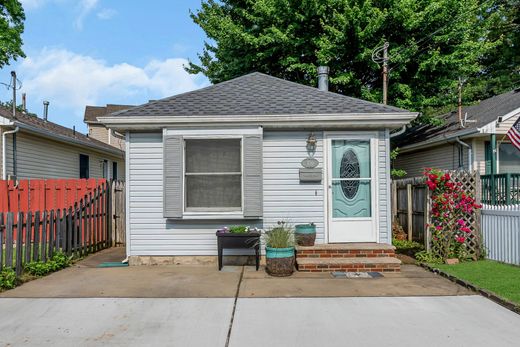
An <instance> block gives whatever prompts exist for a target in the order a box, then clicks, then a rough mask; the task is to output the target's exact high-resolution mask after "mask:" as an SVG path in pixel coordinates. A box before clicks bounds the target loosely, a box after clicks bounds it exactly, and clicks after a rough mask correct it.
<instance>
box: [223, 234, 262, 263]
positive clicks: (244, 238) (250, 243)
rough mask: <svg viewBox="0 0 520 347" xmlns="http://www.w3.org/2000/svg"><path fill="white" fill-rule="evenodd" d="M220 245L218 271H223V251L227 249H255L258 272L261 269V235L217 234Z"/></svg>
mask: <svg viewBox="0 0 520 347" xmlns="http://www.w3.org/2000/svg"><path fill="white" fill-rule="evenodd" d="M215 235H217V245H218V269H219V271H220V270H222V251H223V250H224V248H227V249H254V250H255V256H256V270H257V271H258V268H259V267H260V233H258V232H249V233H223V232H218V231H217V232H216V233H215Z"/></svg>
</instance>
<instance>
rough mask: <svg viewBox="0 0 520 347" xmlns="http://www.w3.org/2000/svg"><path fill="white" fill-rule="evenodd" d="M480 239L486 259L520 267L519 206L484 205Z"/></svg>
mask: <svg viewBox="0 0 520 347" xmlns="http://www.w3.org/2000/svg"><path fill="white" fill-rule="evenodd" d="M482 237H483V239H484V247H485V250H486V253H487V254H486V256H487V258H489V259H493V260H497V261H501V262H504V263H508V264H515V265H520V205H510V206H493V205H484V206H483V207H482Z"/></svg>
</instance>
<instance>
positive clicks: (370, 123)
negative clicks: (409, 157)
mask: <svg viewBox="0 0 520 347" xmlns="http://www.w3.org/2000/svg"><path fill="white" fill-rule="evenodd" d="M417 115H418V113H416V112H399V113H344V114H294V115H226V116H207V115H202V116H163V117H160V116H159V117H153V116H151V117H150V116H148V117H135V116H126V117H123V116H109V117H99V118H98V120H99V121H100V122H101V123H103V124H105V126H106V127H107V128H110V129H117V130H123V129H124V130H126V129H142V130H146V129H149V130H152V129H161V128H163V127H166V126H183V127H207V126H208V125H211V126H212V127H213V126H219V125H220V126H226V127H229V126H239V125H256V126H257V125H262V126H263V127H264V128H272V129H278V128H302V127H305V128H324V127H332V128H345V127H346V126H355V127H360V128H384V127H389V128H398V127H402V126H403V125H405V124H408V123H409V122H410V121H411V120H413V119H415V118H416V117H417Z"/></svg>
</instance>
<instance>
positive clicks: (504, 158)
mask: <svg viewBox="0 0 520 347" xmlns="http://www.w3.org/2000/svg"><path fill="white" fill-rule="evenodd" d="M498 165H499V168H498V170H499V172H500V173H520V151H519V150H518V149H517V148H515V146H513V145H512V144H510V143H501V144H500V146H499V147H498Z"/></svg>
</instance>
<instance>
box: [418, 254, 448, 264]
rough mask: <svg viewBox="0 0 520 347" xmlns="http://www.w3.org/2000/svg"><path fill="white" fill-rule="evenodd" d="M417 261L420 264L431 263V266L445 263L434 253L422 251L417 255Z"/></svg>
mask: <svg viewBox="0 0 520 347" xmlns="http://www.w3.org/2000/svg"><path fill="white" fill-rule="evenodd" d="M415 259H416V260H417V261H418V262H419V263H430V264H441V263H443V260H442V258H441V257H439V256H436V255H435V254H433V253H430V252H426V251H421V252H418V253H415Z"/></svg>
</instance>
